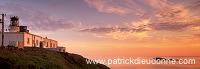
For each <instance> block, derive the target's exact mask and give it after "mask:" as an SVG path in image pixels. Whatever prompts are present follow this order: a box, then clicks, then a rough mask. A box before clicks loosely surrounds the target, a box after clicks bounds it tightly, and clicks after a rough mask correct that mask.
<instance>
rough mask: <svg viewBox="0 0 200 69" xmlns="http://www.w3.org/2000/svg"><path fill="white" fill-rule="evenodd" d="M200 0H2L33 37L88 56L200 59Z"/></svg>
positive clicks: (0, 6) (0, 3)
mask: <svg viewBox="0 0 200 69" xmlns="http://www.w3.org/2000/svg"><path fill="white" fill-rule="evenodd" d="M199 11H200V1H199V0H0V13H5V14H7V15H6V28H7V27H8V25H9V17H10V15H15V16H18V17H19V19H20V25H27V26H28V29H29V30H30V33H34V34H37V35H40V36H43V37H48V38H51V39H55V40H57V41H58V44H59V46H65V47H66V51H67V52H70V53H77V54H80V55H82V56H84V57H87V58H108V57H128V56H200V12H199Z"/></svg>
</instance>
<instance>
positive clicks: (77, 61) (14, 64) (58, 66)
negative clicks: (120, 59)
mask: <svg viewBox="0 0 200 69" xmlns="http://www.w3.org/2000/svg"><path fill="white" fill-rule="evenodd" d="M0 68H1V69H109V68H108V67H106V66H105V65H101V64H86V58H84V57H82V56H80V55H77V54H70V53H62V52H56V51H50V50H46V49H42V48H25V49H24V50H17V49H4V48H0Z"/></svg>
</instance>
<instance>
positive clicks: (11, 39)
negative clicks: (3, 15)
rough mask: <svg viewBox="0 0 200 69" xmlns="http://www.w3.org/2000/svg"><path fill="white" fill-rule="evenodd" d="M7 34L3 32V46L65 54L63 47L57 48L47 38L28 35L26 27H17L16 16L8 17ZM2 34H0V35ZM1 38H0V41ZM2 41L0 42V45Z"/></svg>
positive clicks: (53, 42)
mask: <svg viewBox="0 0 200 69" xmlns="http://www.w3.org/2000/svg"><path fill="white" fill-rule="evenodd" d="M8 30H9V32H4V45H3V46H15V47H18V48H24V47H40V48H46V49H49V50H56V51H60V52H65V47H58V42H57V41H56V40H53V39H49V38H47V37H41V36H38V35H35V34H31V33H29V30H28V29H27V26H19V18H18V17H17V16H12V17H10V25H9V27H8ZM1 34H2V32H0V35H1ZM1 38H2V36H0V39H1ZM1 42H2V40H0V43H1Z"/></svg>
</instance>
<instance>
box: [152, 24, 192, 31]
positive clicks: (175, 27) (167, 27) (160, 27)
mask: <svg viewBox="0 0 200 69" xmlns="http://www.w3.org/2000/svg"><path fill="white" fill-rule="evenodd" d="M192 25H193V24H176V23H152V24H149V27H150V28H152V29H153V30H157V31H174V32H175V31H184V30H185V29H186V28H188V27H189V26H192Z"/></svg>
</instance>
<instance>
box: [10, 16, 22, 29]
mask: <svg viewBox="0 0 200 69" xmlns="http://www.w3.org/2000/svg"><path fill="white" fill-rule="evenodd" d="M8 30H9V32H19V31H20V27H19V18H18V17H17V16H11V17H10V25H9V27H8Z"/></svg>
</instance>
